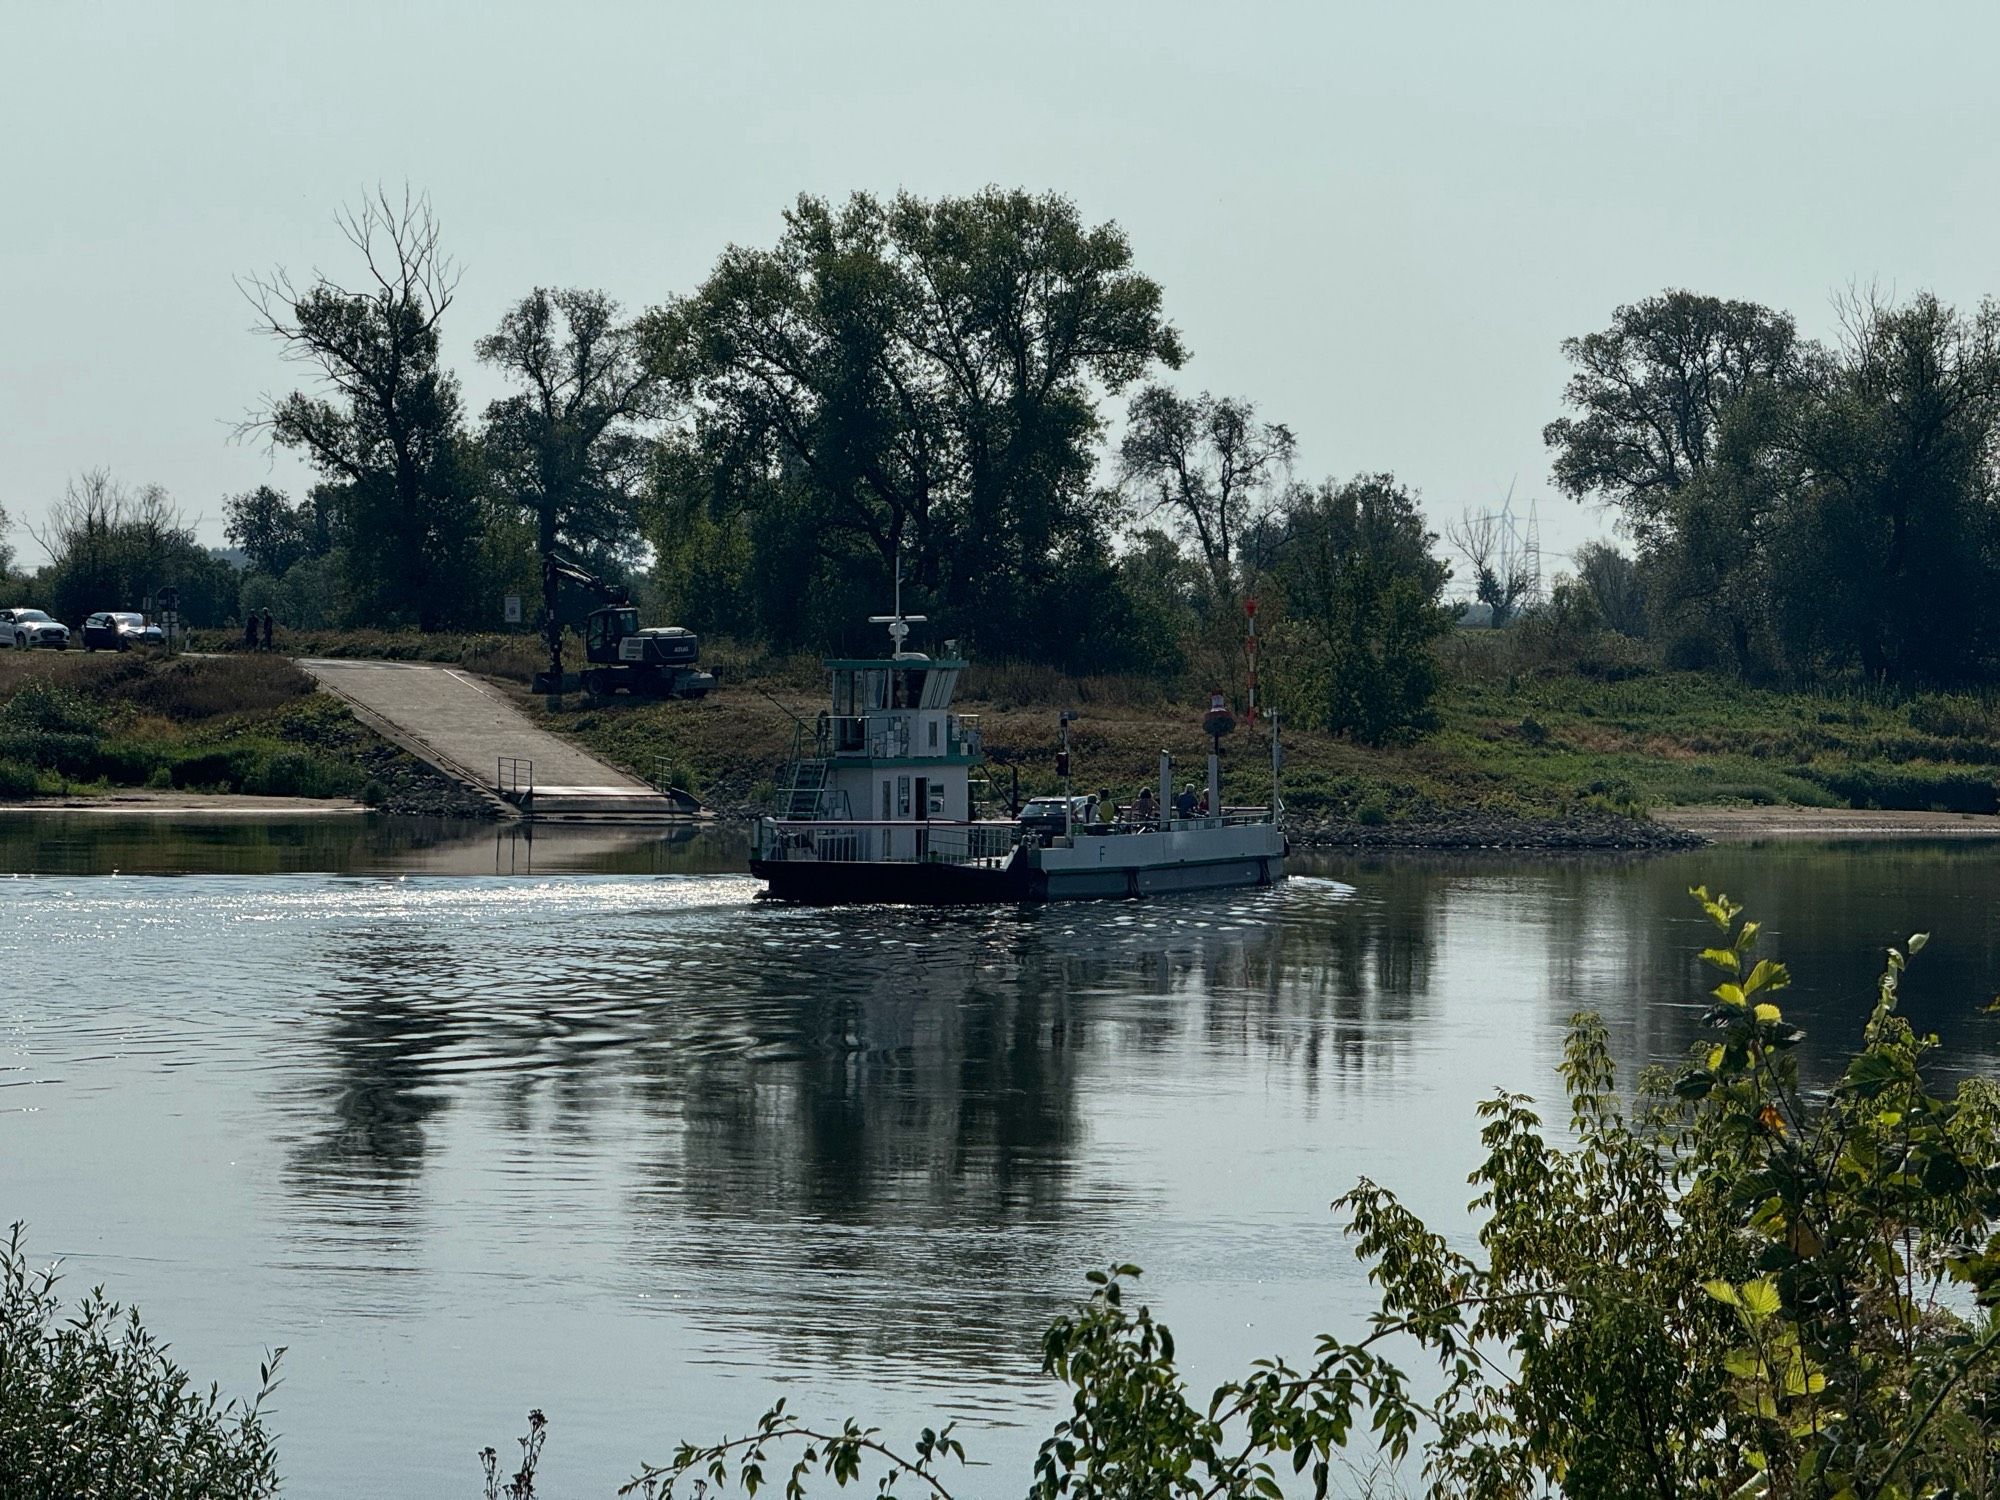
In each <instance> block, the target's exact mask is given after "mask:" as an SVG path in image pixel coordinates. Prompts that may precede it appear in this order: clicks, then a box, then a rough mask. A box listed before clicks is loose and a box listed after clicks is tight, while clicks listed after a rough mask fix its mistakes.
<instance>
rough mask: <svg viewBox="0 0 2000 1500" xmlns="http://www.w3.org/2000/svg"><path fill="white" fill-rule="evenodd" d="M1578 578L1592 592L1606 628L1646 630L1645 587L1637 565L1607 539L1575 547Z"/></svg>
mask: <svg viewBox="0 0 2000 1500" xmlns="http://www.w3.org/2000/svg"><path fill="white" fill-rule="evenodd" d="M1575 563H1576V576H1577V580H1578V581H1579V582H1580V583H1581V584H1582V585H1583V586H1584V588H1586V589H1588V590H1589V591H1590V597H1591V600H1592V602H1593V603H1594V604H1595V605H1596V606H1597V615H1598V618H1599V619H1600V620H1602V621H1603V622H1604V625H1605V628H1606V629H1609V630H1615V631H1617V632H1618V633H1619V634H1620V635H1633V636H1638V635H1644V634H1645V633H1646V588H1645V584H1644V583H1643V582H1642V581H1641V579H1640V577H1639V569H1638V565H1637V564H1635V563H1634V562H1633V561H1632V559H1631V558H1629V557H1627V556H1626V555H1625V554H1624V553H1622V552H1620V551H1619V550H1618V549H1617V548H1616V547H1614V546H1612V545H1611V544H1610V543H1608V542H1585V543H1584V544H1583V545H1582V546H1581V547H1579V548H1577V550H1576V557H1575Z"/></svg>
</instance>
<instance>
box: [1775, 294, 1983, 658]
mask: <svg viewBox="0 0 2000 1500" xmlns="http://www.w3.org/2000/svg"><path fill="white" fill-rule="evenodd" d="M1849 311H1850V316H1849V317H1848V319H1847V324H1848V329H1847V337H1846V339H1845V340H1844V342H1843V344H1842V346H1841V348H1840V349H1839V350H1838V351H1837V354H1836V356H1835V357H1834V358H1833V359H1832V360H1830V361H1829V362H1828V363H1827V365H1826V366H1825V368H1824V369H1823V371H1822V372H1821V375H1820V378H1819V379H1818V380H1817V381H1816V382H1815V384H1814V387H1813V389H1812V390H1811V391H1810V392H1809V393H1808V395H1807V397H1806V398H1804V399H1802V400H1800V401H1799V402H1797V403H1795V409H1794V411H1793V413H1792V416H1791V420H1790V422H1789V423H1788V425H1787V429H1786V430H1785V431H1784V432H1783V433H1782V435H1781V439H1780V444H1779V445H1778V447H1779V451H1778V453H1777V454H1776V455H1775V456H1774V457H1772V458H1771V459H1769V460H1767V461H1766V462H1765V463H1764V465H1763V467H1764V470H1765V471H1766V472H1774V473H1777V474H1779V475H1781V476H1782V477H1783V479H1784V482H1785V484H1786V491H1787V493H1786V499H1787V506H1786V512H1785V516H1784V525H1783V529H1782V535H1781V537H1780V539H1779V542H1778V544H1777V550H1778V552H1779V555H1780V557H1781V564H1782V565H1781V566H1780V567H1779V568H1778V569H1777V570H1776V575H1777V578H1778V581H1779V583H1778V593H1779V620H1780V627H1781V629H1782V630H1783V632H1784V635H1785V639H1786V642H1787V644H1788V646H1789V648H1790V651H1791V655H1792V657H1793V658H1794V660H1796V661H1797V662H1799V663H1800V664H1801V665H1806V666H1811V667H1818V668H1821V669H1825V668H1836V669H1837V668H1841V667H1846V666H1858V667H1859V668H1860V669H1861V670H1862V671H1863V672H1864V673H1866V674H1867V675H1868V676H1869V677H1870V678H1873V679H1877V680H1888V681H1895V682H1938V683H1964V682H1968V681H1972V680H1975V679H1979V678H1982V677H1984V676H1985V675H1986V674H1988V673H1990V672H1991V671H1992V669H1993V667H1994V665H1995V663H1996V659H2000V630H1996V627H1995V625H1994V623H1993V619H1992V610H1991V607H1990V601H1991V599H1992V598H1993V597H1994V594H1995V592H1996V590H2000V486H1996V461H2000V309H1996V308H1995V307H1994V306H1992V305H1991V304H1987V305H1984V306H1982V307H1980V308H1979V309H1978V310H1977V311H1976V312H1974V313H1971V314H1961V313H1959V312H1957V311H1955V310H1954V309H1952V308H1951V307H1949V306H1947V305H1945V304H1944V303H1941V302H1940V301H1939V300H1938V299H1937V298H1936V297H1934V296H1931V295H1929V294H1928V293H1926V294H1921V295H1919V296H1916V297H1914V298H1912V299H1911V300H1910V301H1909V302H1907V303H1904V304H1902V305H1900V306H1893V305H1885V304H1880V303H1874V302H1863V303H1859V304H1856V305H1854V306H1853V307H1851V308H1850V310H1849Z"/></svg>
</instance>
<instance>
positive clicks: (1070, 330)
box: [648, 188, 1182, 661]
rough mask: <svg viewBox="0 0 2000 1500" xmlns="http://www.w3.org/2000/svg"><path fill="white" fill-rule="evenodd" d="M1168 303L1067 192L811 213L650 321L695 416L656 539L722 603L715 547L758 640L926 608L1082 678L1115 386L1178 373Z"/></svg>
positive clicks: (945, 621) (1100, 547)
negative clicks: (743, 595)
mask: <svg viewBox="0 0 2000 1500" xmlns="http://www.w3.org/2000/svg"><path fill="white" fill-rule="evenodd" d="M1160 301H1161V294H1160V288H1159V286H1158V285H1157V284H1156V283H1155V282H1153V281H1152V280H1151V279H1150V278H1148V277H1146V276H1144V275H1141V274H1140V273H1138V272H1137V271H1135V270H1134V269H1133V268H1132V253H1131V247H1130V245H1129V244H1128V242H1127V241H1126V238H1125V235H1124V233H1123V232H1122V231H1121V230H1119V228H1118V227H1117V226H1116V225H1114V224H1103V225H1096V226H1092V225H1088V224H1086V223H1085V222H1084V221H1083V219H1082V218H1081V216H1080V215H1079V214H1078V212H1077V209H1076V205H1075V204H1073V203H1071V202H1070V201H1069V200H1067V199H1065V198H1061V197H1059V196H1056V195H1054V194H1048V195H1042V196H1036V195H1033V194H1029V193H1026V192H1019V191H1013V192H1009V191H1003V190H1000V189H997V188H996V189H989V190H987V191H984V192H981V193H977V194H974V195H971V196H969V197H963V198H941V199H937V200H931V201H927V200H922V199H918V198H915V197H912V196H910V195H908V194H904V195H900V196H898V197H897V198H895V199H894V200H892V201H890V202H886V203H885V202H882V201H880V200H878V199H876V198H874V197H871V196H869V195H867V194H865V193H863V194H856V195H854V196H853V197H852V198H850V199H849V200H848V201H847V202H846V203H844V204H840V205H836V204H833V203H830V202H828V201H826V200H824V199H820V198H813V197H802V198H800V199H799V200H798V202H797V203H796V204H795V205H794V206H793V208H792V209H791V210H790V212H788V213H787V215H786V218H785V230H784V232H783V234H782V235H781V236H780V238H779V241H778V243H777V244H776V245H775V246H774V247H773V248H771V249H769V250H763V249H749V248H741V247H739V248H733V249H731V250H729V251H727V252H726V253H725V254H724V255H723V256H722V258H721V259H720V260H719V261H718V262H717V264H716V267H715V270H714V272H713V273H712V274H711V275H710V277H709V279H708V280H707V281H706V282H705V283H704V284H703V285H702V287H701V288H700V289H699V290H698V291H696V292H695V293H694V294H693V295H692V296H690V297H688V298H686V299H684V300H683V301H680V302H677V303H675V304H672V305H671V306H669V307H667V308H665V309H662V310H661V311H660V312H658V313H656V314H654V315H652V316H651V317H650V318H649V319H648V330H649V337H650V343H651V347H652V352H653V358H654V361H655V364H656V367H658V368H660V369H662V370H665V371H667V372H669V373H670V374H671V376H672V379H673V381H674V386H675V389H676V390H677V392H678V393H679V394H680V395H682V396H683V397H684V398H685V399H687V400H688V401H689V402H690V403H692V406H693V409H694V412H695V421H694V423H693V426H692V429H691V430H690V431H689V432H688V433H686V434H683V435H682V437H681V438H680V439H679V440H678V441H677V442H676V443H675V444H673V445H672V446H671V447H670V449H669V451H668V452H667V453H666V454H665V455H663V458H662V461H661V462H660V463H659V464H658V465H657V466H656V485H657V493H656V495H655V498H654V501H653V503H652V506H651V507H650V509H651V513H652V517H653V519H652V521H651V523H650V529H649V539H650V540H653V541H654V543H655V545H656V546H657V547H658V549H659V551H660V552H661V553H662V555H663V556H671V557H672V558H673V559H674V563H673V566H674V567H675V569H676V571H677V573H678V574H679V575H680V576H681V577H682V578H683V579H684V580H685V581H686V582H685V586H686V587H687V589H688V596H687V597H688V598H689V599H690V600H706V601H710V602H711V603H719V602H721V601H722V600H723V597H724V591H723V590H721V589H719V588H717V587H716V586H714V584H712V583H710V582H707V581H704V580H703V579H702V577H701V575H702V573H703V572H704V570H705V568H706V566H707V558H706V556H705V555H703V554H701V553H696V552H691V551H690V550H689V549H688V548H687V547H686V546H685V544H684V539H685V538H686V537H689V536H693V535H696V534H698V533H701V532H704V531H706V532H707V533H708V534H710V535H712V536H714V535H719V537H720V539H721V541H722V546H721V548H720V555H719V558H718V566H721V567H723V568H726V569H729V570H731V571H732V572H739V573H740V576H741V577H742V578H743V580H744V583H745V584H746V586H747V592H748V595H749V597H748V600H747V601H744V602H745V603H747V604H748V605H749V606H750V609H751V611H752V612H753V614H754V622H753V621H751V620H745V619H743V618H742V617H741V615H740V614H739V615H737V616H736V617H735V618H733V619H730V620H728V621H724V620H722V619H721V618H715V619H701V618H699V617H696V620H695V623H699V624H701V625H703V626H713V625H722V624H727V625H728V626H729V627H730V628H734V629H744V630H747V629H750V628H752V626H753V623H754V629H755V631H756V633H757V634H759V635H761V636H762V637H763V638H764V639H766V640H768V641H771V642H772V643H774V644H776V645H778V646H781V647H792V646H796V645H800V644H812V645H825V644H833V643H835V642H837V641H838V639H839V638H840V636H841V634H842V633H844V632H848V631H851V630H853V629H855V628H857V627H856V625H855V623H854V622H856V621H857V620H859V619H863V618H865V617H866V616H867V615H868V614H869V613H871V612H873V611H875V610H878V609H879V608H880V607H881V603H882V600H883V598H884V597H885V595H886V593H887V591H888V588H889V583H890V578H891V575H892V573H893V571H894V566H895V561H896V558H897V557H898V555H899V554H901V555H902V556H903V558H904V563H905V576H906V582H907V587H906V590H905V596H904V597H905V600H906V601H907V602H910V603H913V604H915V605H916V606H918V607H920V608H923V609H924V610H925V611H926V612H927V613H929V615H930V616H931V619H932V622H933V625H934V626H935V627H936V628H937V629H938V631H939V632H940V633H941V634H942V635H943V636H956V637H959V638H962V639H964V640H966V641H968V642H973V643H982V644H983V645H984V646H985V649H986V652H987V654H989V655H996V656H997V655H1013V656H1021V657H1026V658H1029V659H1036V660H1044V661H1049V660H1062V659H1065V657H1067V656H1069V655H1072V654H1075V653H1077V652H1078V651H1079V650H1080V648H1081V646H1082V645H1083V643H1084V642H1086V641H1089V640H1092V639H1094V638H1096V636H1097V635H1098V634H1100V632H1098V631H1097V630H1096V629H1095V628H1094V627H1095V626H1097V625H1098V624H1099V623H1100V622H1099V621H1098V620H1096V619H1094V618H1093V613H1094V609H1095V606H1096V605H1097V604H1098V603H1099V602H1100V601H1101V600H1103V599H1104V598H1105V597H1106V596H1107V595H1108V594H1109V590H1108V589H1107V587H1106V584H1107V582H1108V574H1109V567H1108V563H1107V561H1106V558H1105V551H1104V538H1105V531H1106V526H1107V523H1108V521H1109V520H1110V517H1111V511H1112V508H1113V507H1112V502H1111V499H1110V497H1108V496H1106V495H1104V494H1102V493H1101V492H1100V491H1098V490H1097V489H1096V488H1095V487H1094V486H1093V484H1092V479H1093V473H1094V468H1095V449H1096V444H1097V440H1098V435H1099V428H1100V418H1099V416H1098V408H1097V403H1098V401H1099V399H1100V396H1101V394H1102V393H1105V392H1113V393H1115V392H1117V391H1118V390H1120V389H1122V388H1123V387H1124V386H1126V385H1128V384H1130V383H1131V382H1132V381H1133V380H1135V379H1138V378H1140V377H1141V376H1142V375H1144V373H1145V372H1146V371H1147V369H1148V368H1149V367H1151V366H1152V365H1153V364H1154V363H1155V362H1159V363H1164V364H1168V365H1178V364H1179V363H1180V360H1181V356H1182V351H1181V346H1180V341H1179V338H1178V336H1177V335H1176V334H1175V333H1174V331H1173V329H1172V327H1171V326H1170V325H1169V324H1168V323H1167V322H1166V321H1165V319H1164V318H1163V316H1162V315H1161V311H1160Z"/></svg>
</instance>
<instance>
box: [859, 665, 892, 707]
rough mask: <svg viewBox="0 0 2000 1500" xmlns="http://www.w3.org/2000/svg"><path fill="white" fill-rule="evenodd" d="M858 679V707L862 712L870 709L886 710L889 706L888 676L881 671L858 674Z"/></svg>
mask: <svg viewBox="0 0 2000 1500" xmlns="http://www.w3.org/2000/svg"><path fill="white" fill-rule="evenodd" d="M860 677H861V703H860V704H859V707H860V708H861V709H862V710H864V711H865V710H867V709H871V708H887V707H888V706H889V701H888V694H889V674H888V673H887V672H882V671H874V672H863V673H861V674H860Z"/></svg>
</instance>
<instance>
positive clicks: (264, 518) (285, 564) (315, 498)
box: [222, 484, 333, 578]
mask: <svg viewBox="0 0 2000 1500" xmlns="http://www.w3.org/2000/svg"><path fill="white" fill-rule="evenodd" d="M329 509H330V505H329V503H328V501H327V497H326V496H325V494H324V492H323V487H320V486H315V487H314V491H313V493H312V494H311V495H309V496H308V497H307V498H306V499H305V500H304V501H303V502H301V503H300V504H298V505H294V504H292V502H291V499H290V497H289V496H287V495H286V494H285V493H284V492H283V491H282V490H274V489H272V488H271V486H269V485H268V484H260V485H258V486H257V488H256V489H254V490H246V491H245V492H244V493H242V494H240V495H231V496H230V497H229V498H228V499H227V500H225V501H223V502H222V516H223V527H222V533H223V535H224V536H226V537H228V538H229V540H230V541H231V542H232V543H233V544H235V545H236V546H238V547H241V548H242V549H243V555H244V556H245V557H247V558H248V559H249V560H250V566H251V567H253V568H255V569H256V570H257V571H258V572H260V573H265V574H268V575H269V576H271V577H272V578H282V577H284V575H285V574H286V573H288V572H290V571H291V569H292V568H293V567H294V566H295V565H296V564H298V563H301V562H304V561H306V560H307V559H308V558H315V557H323V556H325V555H326V553H327V552H328V551H329V550H331V548H332V546H333V529H332V524H331V518H330V516H329V515H328V513H327V512H328V510H329Z"/></svg>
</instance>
